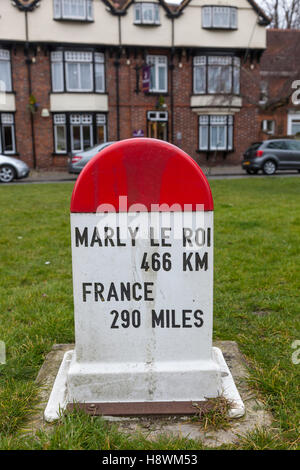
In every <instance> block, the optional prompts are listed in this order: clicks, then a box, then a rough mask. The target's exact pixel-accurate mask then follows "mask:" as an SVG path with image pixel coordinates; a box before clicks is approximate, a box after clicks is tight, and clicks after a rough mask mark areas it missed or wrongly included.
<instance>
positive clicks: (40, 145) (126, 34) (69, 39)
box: [0, 0, 265, 168]
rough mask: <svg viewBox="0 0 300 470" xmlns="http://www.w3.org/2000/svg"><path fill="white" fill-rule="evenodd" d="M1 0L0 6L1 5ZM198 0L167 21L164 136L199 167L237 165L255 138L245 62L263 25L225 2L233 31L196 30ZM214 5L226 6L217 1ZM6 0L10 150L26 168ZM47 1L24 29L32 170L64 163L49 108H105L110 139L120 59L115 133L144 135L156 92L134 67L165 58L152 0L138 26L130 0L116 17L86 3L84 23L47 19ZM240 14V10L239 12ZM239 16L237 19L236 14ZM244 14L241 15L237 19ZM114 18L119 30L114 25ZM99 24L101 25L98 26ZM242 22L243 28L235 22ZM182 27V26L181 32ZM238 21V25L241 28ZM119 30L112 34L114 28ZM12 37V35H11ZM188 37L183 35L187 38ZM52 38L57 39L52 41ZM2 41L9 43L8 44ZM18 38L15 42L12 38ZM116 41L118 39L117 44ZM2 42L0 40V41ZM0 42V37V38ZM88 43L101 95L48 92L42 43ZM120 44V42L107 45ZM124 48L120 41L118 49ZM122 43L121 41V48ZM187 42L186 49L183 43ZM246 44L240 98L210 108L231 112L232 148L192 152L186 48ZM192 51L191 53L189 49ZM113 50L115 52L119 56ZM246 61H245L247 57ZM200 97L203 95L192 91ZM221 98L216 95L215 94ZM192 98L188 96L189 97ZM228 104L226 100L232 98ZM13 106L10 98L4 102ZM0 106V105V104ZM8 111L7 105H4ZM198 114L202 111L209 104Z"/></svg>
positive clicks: (21, 68) (24, 104)
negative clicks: (99, 61)
mask: <svg viewBox="0 0 300 470" xmlns="http://www.w3.org/2000/svg"><path fill="white" fill-rule="evenodd" d="M4 3H5V4H6V6H5V7H3V4H4ZM205 3H206V2H205V1H204V0H193V2H190V3H189V5H188V6H187V7H186V9H185V10H184V12H183V14H182V15H181V16H180V17H179V18H176V19H174V33H175V34H174V39H175V44H177V45H181V46H184V47H181V48H180V49H179V48H176V47H175V49H174V50H173V52H175V55H174V58H173V72H172V71H171V68H170V67H169V68H168V92H167V93H166V94H163V99H164V102H165V105H166V107H165V108H163V110H165V111H167V112H168V116H169V120H168V140H169V141H170V142H173V143H174V144H175V145H178V146H179V147H180V148H182V149H183V150H184V151H186V152H187V153H188V154H190V155H191V156H192V157H193V158H194V159H195V160H196V161H197V162H198V163H200V164H201V165H207V164H211V163H212V162H214V163H226V164H228V163H229V164H233V163H239V161H240V157H241V155H242V153H243V151H244V150H245V148H246V147H247V146H248V145H249V144H250V143H251V142H252V141H255V140H257V135H258V133H259V130H260V127H259V119H258V116H257V107H256V104H255V103H257V102H258V100H259V89H258V87H257V82H258V81H259V79H260V77H259V65H258V64H257V62H256V61H254V62H253V63H252V65H251V67H250V58H251V50H252V48H255V49H256V50H259V49H262V48H263V47H264V46H265V28H264V27H262V26H258V25H256V26H255V27H254V24H255V22H256V20H257V15H256V13H255V12H254V11H253V9H252V8H251V7H250V5H249V3H248V2H247V1H246V0H231V1H230V2H229V3H228V4H230V6H232V5H236V6H238V7H239V8H240V11H239V15H240V17H239V29H238V30H237V31H223V32H220V31H207V30H204V29H202V28H201V6H203V5H204V4H205ZM222 4H227V0H224V2H222ZM7 5H8V2H0V26H1V22H2V21H3V19H4V18H6V19H7V21H10V22H11V24H12V22H13V21H16V22H17V23H16V24H17V25H18V28H19V29H17V28H15V27H13V28H10V29H11V32H9V28H7V29H6V30H5V29H4V30H2V29H1V28H0V36H2V38H4V37H5V38H6V39H5V44H6V40H7V41H8V44H10V47H11V60H12V71H13V86H14V92H15V95H13V94H12V97H13V98H14V99H15V103H16V113H15V128H16V145H17V152H18V153H19V155H20V157H21V158H22V159H24V161H26V162H27V163H28V164H29V165H30V166H33V146H32V140H31V134H32V126H31V115H30V111H29V109H28V103H29V85H28V68H27V65H26V58H25V54H24V44H25V42H24V37H25V36H24V34H25V31H24V24H25V23H24V18H25V15H24V13H21V12H19V10H17V9H16V8H14V7H13V6H12V5H11V4H9V6H7ZM52 5H53V2H52V1H50V0H47V1H45V0H42V1H41V4H40V7H39V8H37V9H36V10H34V11H33V12H31V13H28V31H29V39H30V42H31V47H30V53H29V55H30V57H31V58H33V63H32V64H31V76H32V92H33V94H34V96H35V98H36V101H37V103H38V107H37V111H36V112H35V113H34V115H33V128H34V129H33V132H34V135H35V152H36V155H37V166H38V167H39V168H60V167H61V168H63V167H66V164H67V156H66V155H56V154H54V141H53V122H52V115H51V112H60V111H65V112H71V111H83V112H92V111H94V112H96V111H98V112H107V128H108V140H117V138H118V131H117V112H118V106H117V91H116V89H117V80H116V76H117V68H116V63H117V62H118V61H119V62H120V67H118V73H119V120H120V139H126V138H130V137H132V136H133V132H134V131H135V130H138V129H141V130H142V131H143V132H144V135H145V136H147V112H148V111H153V110H157V109H158V100H159V98H160V94H154V93H149V94H145V93H143V92H142V91H141V88H142V79H141V74H142V65H143V63H144V60H145V55H146V54H155V55H159V54H161V55H166V56H168V63H169V66H170V64H171V47H170V46H171V45H172V28H171V27H172V21H171V20H170V18H167V16H166V12H165V10H164V9H163V8H162V6H160V13H161V15H160V17H161V26H153V27H151V26H150V27H149V26H146V27H143V26H142V27H141V26H135V25H133V6H131V7H129V9H128V13H127V14H126V15H125V16H122V17H120V20H119V18H118V17H117V16H115V15H112V14H111V13H110V12H109V11H108V7H107V6H105V4H104V3H103V2H101V1H100V0H99V1H94V17H95V21H94V22H92V23H86V24H85V23H81V22H79V23H78V22H68V21H63V22H61V21H55V20H53V11H52V8H53V7H52ZM243 15H245V16H243ZM241 18H242V19H241ZM243 18H244V19H243ZM119 23H120V26H121V28H120V31H119V30H118V25H119ZM99 24H101V27H99ZM242 24H243V28H241V25H242ZM187 25H188V32H189V34H186V31H187ZM244 26H245V27H244ZM119 33H120V34H119ZM12 38H14V41H16V42H14V41H12ZM187 38H188V39H187ZM58 39H59V42H58ZM9 41H10V43H9ZM18 41H20V43H18ZM119 41H120V42H119ZM2 43H3V41H2ZM0 44H1V37H0ZM62 44H64V46H65V47H68V46H67V45H68V44H70V47H73V44H74V45H77V47H78V46H79V47H80V46H81V47H82V48H84V47H93V46H95V45H100V46H101V47H102V46H103V51H104V54H105V75H106V93H103V94H92V93H88V94H85V93H79V94H77V93H63V94H60V93H59V94H55V93H52V92H51V73H50V49H51V47H55V45H57V46H61V45H62ZM118 44H120V45H122V47H121V48H118V47H110V46H117V45H118ZM123 46H124V47H123ZM125 46H127V47H125ZM188 46H190V47H188ZM247 46H249V47H250V49H249V54H248V58H247V62H246V64H243V67H242V68H243V70H242V72H241V96H240V97H238V98H236V100H238V101H239V103H242V107H241V108H240V107H239V106H240V104H237V106H236V107H235V109H234V110H231V109H230V106H226V107H224V106H223V105H224V102H223V103H222V100H221V101H220V102H219V104H218V102H217V101H216V113H227V112H228V109H229V113H230V114H234V151H233V152H230V153H228V154H227V155H226V160H224V159H223V154H222V153H219V154H217V155H214V154H212V153H211V154H210V155H209V160H207V158H208V155H207V154H206V153H203V152H199V151H198V150H197V148H198V140H199V135H198V119H199V112H201V110H200V111H199V109H198V108H196V107H195V108H192V107H191V104H193V102H192V103H191V96H192V95H193V53H192V51H197V48H201V49H203V50H204V51H205V50H206V51H208V50H210V49H211V48H213V49H214V50H220V51H226V50H227V51H228V50H230V51H234V50H236V51H239V50H240V48H244V49H246V48H247ZM194 53H196V52H194ZM119 54H121V57H119ZM251 60H252V59H251ZM137 67H138V78H139V88H140V91H139V93H136V91H135V90H136V79H137V70H136V68H137ZM172 73H173V84H174V89H173V97H174V98H173V111H174V112H173V114H172V104H171V74H172ZM198 96H200V97H201V98H202V100H203V99H207V96H203V95H198ZM223 100H224V98H223ZM192 101H193V100H192ZM232 103H233V102H232ZM12 106H13V104H12ZM43 109H48V110H49V111H50V116H49V117H42V116H41V112H42V110H43ZM0 110H1V109H0ZM3 110H4V109H2V111H3ZM11 111H14V110H13V109H11ZM202 112H211V111H209V106H206V107H205V108H203V110H202Z"/></svg>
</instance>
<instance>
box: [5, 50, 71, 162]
mask: <svg viewBox="0 0 300 470" xmlns="http://www.w3.org/2000/svg"><path fill="white" fill-rule="evenodd" d="M30 57H32V58H33V63H32V64H31V83H32V94H33V95H34V97H35V99H36V101H37V103H38V108H37V111H36V112H35V113H34V115H33V125H34V135H35V151H36V163H37V168H47V169H48V168H51V167H52V166H53V164H54V163H55V164H58V165H59V164H60V163H62V164H63V166H65V163H66V162H65V158H64V159H63V161H62V162H60V161H58V162H55V161H54V160H53V156H52V152H53V130H52V118H51V116H50V117H48V118H43V117H41V111H42V109H43V108H46V109H48V110H50V99H49V93H50V90H51V84H50V63H49V57H48V56H47V55H45V53H44V52H43V51H42V50H40V48H38V50H37V52H36V56H35V55H34V54H33V52H31V54H30ZM11 58H12V75H13V88H14V91H15V93H16V114H15V124H16V126H15V128H16V148H17V152H18V153H19V156H20V158H21V159H22V160H24V161H25V162H26V163H27V164H28V165H30V166H31V167H33V164H34V162H33V146H32V137H31V136H32V127H31V112H30V110H29V108H28V104H29V95H30V93H29V81H28V68H27V65H26V58H25V55H24V48H23V47H22V46H19V47H17V48H16V50H15V51H12V55H11Z"/></svg>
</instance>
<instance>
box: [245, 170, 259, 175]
mask: <svg viewBox="0 0 300 470" xmlns="http://www.w3.org/2000/svg"><path fill="white" fill-rule="evenodd" d="M246 172H247V173H248V175H256V174H257V172H258V170H250V168H247V170H246Z"/></svg>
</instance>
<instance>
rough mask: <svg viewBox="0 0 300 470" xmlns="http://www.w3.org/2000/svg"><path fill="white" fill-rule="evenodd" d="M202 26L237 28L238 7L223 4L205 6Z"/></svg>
mask: <svg viewBox="0 0 300 470" xmlns="http://www.w3.org/2000/svg"><path fill="white" fill-rule="evenodd" d="M202 28H213V29H237V8H235V7H221V6H218V7H217V6H206V7H203V8H202Z"/></svg>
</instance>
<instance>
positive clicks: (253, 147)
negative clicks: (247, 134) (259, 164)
mask: <svg viewBox="0 0 300 470" xmlns="http://www.w3.org/2000/svg"><path fill="white" fill-rule="evenodd" d="M260 145H261V142H253V144H251V145H250V147H249V148H248V150H257V149H258V147H259V146H260Z"/></svg>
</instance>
